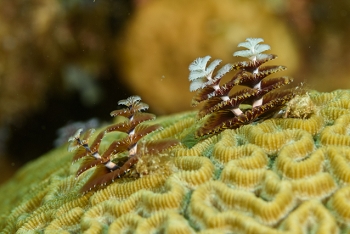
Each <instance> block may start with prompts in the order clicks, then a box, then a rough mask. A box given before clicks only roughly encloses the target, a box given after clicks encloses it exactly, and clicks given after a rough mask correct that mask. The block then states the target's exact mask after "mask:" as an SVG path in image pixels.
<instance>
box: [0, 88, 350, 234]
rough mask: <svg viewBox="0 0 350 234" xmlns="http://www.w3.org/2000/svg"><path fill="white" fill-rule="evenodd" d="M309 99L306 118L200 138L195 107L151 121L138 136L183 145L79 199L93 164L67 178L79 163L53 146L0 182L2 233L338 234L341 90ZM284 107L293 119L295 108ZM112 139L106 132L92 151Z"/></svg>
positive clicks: (344, 164) (344, 107)
mask: <svg viewBox="0 0 350 234" xmlns="http://www.w3.org/2000/svg"><path fill="white" fill-rule="evenodd" d="M296 98H298V97H296ZM308 98H310V100H309V101H310V103H312V104H313V105H314V106H313V110H314V111H313V112H312V113H309V115H308V116H307V117H305V119H300V118H284V119H269V120H265V121H263V122H260V123H252V124H249V125H245V126H242V127H240V128H237V129H228V130H225V131H223V132H221V133H220V134H217V135H212V136H206V137H205V138H201V139H196V138H195V137H194V132H195V131H196V129H197V128H198V126H200V125H201V121H196V114H197V113H196V112H187V113H180V114H176V115H171V116H163V117H160V118H157V119H156V120H152V123H154V124H160V125H162V126H163V127H164V130H162V131H156V132H152V133H151V134H149V135H147V136H145V137H144V140H145V141H148V140H159V139H164V138H168V137H173V138H176V139H179V140H180V141H181V142H182V144H181V145H178V146H175V147H173V148H171V149H169V150H168V151H166V152H163V153H161V154H159V155H153V156H151V157H147V156H143V157H141V158H140V160H139V161H138V163H137V165H136V166H134V167H133V169H132V170H131V172H132V171H134V172H137V173H139V174H140V176H139V177H137V178H135V177H133V176H125V177H123V178H121V179H119V180H116V181H115V182H114V183H112V184H110V185H108V186H106V187H105V188H103V189H101V190H98V191H96V192H89V193H86V194H85V195H81V193H80V192H79V190H80V189H81V187H82V186H83V185H84V183H85V182H86V181H87V180H88V179H89V176H91V174H92V173H93V171H94V169H91V170H88V171H86V172H84V173H83V174H81V176H80V177H78V178H77V179H75V173H76V171H77V169H78V167H79V165H77V164H79V163H74V164H72V163H71V161H72V158H73V153H69V152H67V148H66V147H67V146H64V147H61V148H57V149H55V150H53V151H51V152H49V153H47V154H46V155H43V156H42V157H41V158H39V159H37V160H36V161H33V162H31V163H29V164H27V165H26V166H25V167H23V168H22V169H21V170H20V171H19V172H18V173H17V174H16V176H15V177H14V178H13V179H12V180H10V181H9V182H7V183H6V184H4V185H3V186H2V187H1V188H0V194H1V195H0V196H1V203H0V213H1V219H0V220H1V221H0V228H1V229H2V230H3V231H4V232H5V233H14V232H17V233H27V232H28V231H39V232H41V231H44V232H47V233H52V232H60V233H61V232H62V233H80V232H86V233H107V232H109V233H162V232H166V233H232V232H233V233H281V234H282V233H347V232H349V230H350V225H349V223H350V213H349V210H350V200H349V196H350V166H349V165H350V156H349V155H350V148H349V142H350V138H349V133H350V110H349V108H348V107H349V105H350V101H349V100H350V90H337V91H333V92H330V93H319V92H316V91H310V92H309V93H308ZM296 103H297V102H296ZM290 109H291V113H289V116H294V114H295V113H292V112H293V111H292V110H293V109H298V108H290ZM287 117H288V116H287ZM96 135H97V134H95V135H93V136H92V138H94V137H96ZM121 137H122V136H121V135H120V134H108V133H107V134H106V137H105V138H104V139H103V140H102V142H101V148H103V149H105V148H107V147H108V145H109V144H110V143H111V142H112V141H114V140H116V139H118V138H121ZM156 164H157V165H156ZM145 171H146V172H147V173H142V172H145ZM130 174H131V175H132V173H130ZM9 194H10V196H9Z"/></svg>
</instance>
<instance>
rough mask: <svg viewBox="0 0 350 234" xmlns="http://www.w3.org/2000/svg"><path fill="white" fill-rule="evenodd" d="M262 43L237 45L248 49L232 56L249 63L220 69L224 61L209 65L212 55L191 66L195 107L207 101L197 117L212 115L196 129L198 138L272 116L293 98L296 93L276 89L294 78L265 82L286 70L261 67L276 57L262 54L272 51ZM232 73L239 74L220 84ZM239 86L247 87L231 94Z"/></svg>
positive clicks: (250, 41) (253, 40)
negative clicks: (245, 59)
mask: <svg viewBox="0 0 350 234" xmlns="http://www.w3.org/2000/svg"><path fill="white" fill-rule="evenodd" d="M263 41H264V40H263V39H261V38H247V39H246V41H245V42H242V43H239V44H238V47H244V48H246V50H241V51H237V52H235V53H234V54H233V55H234V56H239V57H244V58H248V59H249V60H248V61H242V62H237V63H234V64H226V65H224V66H222V67H221V68H220V69H218V70H216V69H217V67H218V66H219V64H220V63H221V60H219V59H216V60H214V61H212V62H211V63H210V64H209V65H207V63H208V61H209V60H210V56H205V57H202V58H197V59H196V60H194V61H193V62H192V63H191V64H190V66H189V70H190V74H189V81H190V82H191V84H190V91H192V92H194V91H195V92H196V93H195V96H194V97H193V99H192V105H193V106H196V105H197V104H199V103H200V102H204V105H203V107H202V108H201V109H200V110H199V113H198V118H203V117H205V116H206V115H210V116H209V117H208V118H207V119H205V122H204V125H203V126H201V127H200V128H199V129H198V130H197V132H196V136H197V137H200V136H203V135H206V134H213V133H218V132H220V131H222V130H224V129H226V128H231V129H235V128H238V127H240V126H242V125H245V124H249V123H251V122H253V121H258V120H260V119H264V118H267V117H270V116H273V115H274V114H275V113H278V112H279V110H280V109H281V108H282V107H283V106H284V105H285V104H286V103H287V102H288V101H289V100H291V99H292V98H293V97H294V92H293V90H279V91H276V90H275V89H277V88H280V87H282V86H284V85H287V84H289V83H291V82H292V81H293V79H292V78H289V77H285V76H283V77H276V78H268V79H265V78H266V77H267V76H269V75H271V74H273V73H276V72H279V71H283V70H285V69H286V67H284V66H261V65H262V64H264V63H265V62H267V61H269V60H273V59H275V58H277V56H276V55H273V54H264V53H263V52H265V51H267V50H269V49H270V46H269V45H266V44H260V43H261V42H263ZM232 70H236V71H237V72H236V73H235V75H234V76H233V77H232V78H231V79H230V80H229V81H228V82H226V83H224V84H221V82H220V81H221V78H222V77H223V76H224V75H226V74H227V73H229V72H230V71H232ZM236 86H242V87H244V88H243V89H241V90H239V91H235V92H233V93H231V90H232V89H233V88H234V87H236ZM242 104H246V105H242Z"/></svg>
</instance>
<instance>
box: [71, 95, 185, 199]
mask: <svg viewBox="0 0 350 234" xmlns="http://www.w3.org/2000/svg"><path fill="white" fill-rule="evenodd" d="M118 104H119V105H125V106H126V108H123V109H120V110H115V111H112V112H111V116H113V117H115V116H123V117H124V118H126V120H125V121H124V122H122V123H116V124H112V125H109V126H107V127H106V128H105V129H104V130H103V131H101V132H100V133H99V134H98V135H97V137H96V138H95V140H94V141H93V143H92V144H91V145H89V138H90V137H91V136H92V134H93V133H94V132H95V130H94V129H89V130H88V131H86V132H85V134H83V135H82V136H81V133H82V129H79V130H78V131H77V132H76V133H75V134H74V135H73V136H72V137H70V138H69V140H68V141H69V142H70V145H69V147H68V150H69V151H75V155H74V158H73V162H75V161H77V160H79V159H82V158H83V160H82V163H81V165H80V167H79V169H78V171H77V174H76V176H77V177H78V176H80V175H81V174H82V173H83V172H85V171H86V170H88V169H90V168H93V167H96V169H95V171H94V173H93V174H92V176H91V177H90V178H89V179H88V181H87V182H86V183H85V185H84V186H83V188H82V189H81V191H82V192H83V193H85V192H88V191H90V190H92V189H96V188H97V189H98V188H101V187H103V186H106V185H108V184H110V183H112V182H114V180H116V179H118V178H120V177H122V176H123V175H124V174H125V173H127V172H128V171H130V170H131V168H132V167H133V166H134V165H135V164H136V163H137V162H138V160H139V158H140V157H142V155H144V154H157V153H159V152H161V151H164V150H166V149H168V148H169V147H172V146H175V145H177V144H178V143H179V142H178V140H175V139H163V140H157V141H148V142H147V141H145V142H141V141H140V140H141V139H142V138H143V137H144V136H146V135H147V134H149V133H151V132H154V131H156V130H159V129H161V128H162V127H161V126H160V125H158V124H152V125H149V124H148V125H147V124H145V123H144V122H146V121H149V120H153V119H155V115H153V114H151V113H145V112H142V111H144V110H147V109H148V105H147V104H145V103H143V102H141V98H140V97H139V96H131V97H129V98H127V99H125V100H120V101H119V102H118ZM114 131H119V132H124V133H126V136H125V137H124V138H122V139H118V140H115V141H113V142H112V143H111V144H110V145H109V147H108V148H107V149H106V150H105V151H104V152H103V153H101V152H100V151H99V146H100V144H101V141H102V139H103V138H104V136H105V135H106V134H108V133H110V132H114ZM117 155H118V156H122V157H116V156H117Z"/></svg>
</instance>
